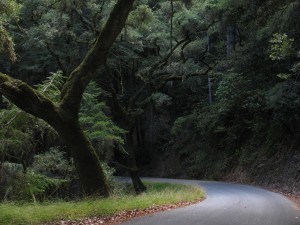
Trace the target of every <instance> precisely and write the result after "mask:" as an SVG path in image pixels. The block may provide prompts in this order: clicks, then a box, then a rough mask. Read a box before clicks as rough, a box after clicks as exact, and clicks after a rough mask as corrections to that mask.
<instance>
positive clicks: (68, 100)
mask: <svg viewBox="0 0 300 225" xmlns="http://www.w3.org/2000/svg"><path fill="white" fill-rule="evenodd" d="M133 2H134V0H127V1H124V0H119V1H118V2H117V3H116V5H115V7H114V9H113V10H112V12H111V14H110V16H109V19H108V21H107V23H106V25H105V26H104V28H103V30H102V32H101V34H100V35H99V36H98V38H97V40H96V42H95V44H94V46H93V47H92V49H91V50H90V51H89V52H88V53H87V55H86V57H85V58H84V60H83V61H82V63H81V64H80V65H79V66H78V67H77V68H76V69H75V70H74V71H73V72H72V73H71V75H70V77H69V79H68V80H67V82H66V84H65V85H64V88H63V91H62V101H61V105H60V109H61V110H63V111H64V112H65V113H67V114H68V115H69V116H72V119H75V120H77V119H78V112H79V108H80V103H81V99H82V95H83V92H84V90H85V89H86V86H87V85H88V84H89V82H90V81H91V79H92V78H93V77H94V76H95V72H96V71H97V70H98V69H99V68H100V67H101V66H103V65H104V63H105V61H106V58H107V55H108V52H109V49H110V48H111V46H112V45H113V43H114V41H115V40H116V38H117V37H118V35H119V34H120V33H121V31H122V29H123V27H124V26H125V22H126V19H127V17H128V15H129V12H130V10H131V8H132V5H133Z"/></svg>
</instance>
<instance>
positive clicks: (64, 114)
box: [0, 0, 134, 196]
mask: <svg viewBox="0 0 300 225" xmlns="http://www.w3.org/2000/svg"><path fill="white" fill-rule="evenodd" d="M133 3H134V0H127V1H124V0H118V2H117V3H116V4H115V6H114V8H113V10H112V12H111V14H110V16H109V18H108V20H107V22H106V25H105V26H104V27H103V29H102V31H101V33H100V34H99V35H98V37H97V38H96V40H95V43H94V44H93V46H92V48H91V49H90V50H89V51H88V53H87V55H86V56H85V58H84V59H83V61H82V62H81V64H80V65H79V66H78V67H77V68H76V69H74V71H73V72H72V73H71V74H70V76H69V78H68V80H67V81H66V83H65V85H64V88H63V90H62V96H61V101H60V103H59V104H55V103H53V102H52V101H51V100H49V99H48V98H47V97H46V96H44V95H43V94H41V93H39V92H38V91H36V90H34V89H33V88H32V87H30V86H29V85H28V84H26V83H24V82H22V81H20V80H17V79H14V78H12V77H10V76H8V75H6V74H3V73H0V93H2V94H3V95H4V96H5V97H6V98H7V99H9V100H10V101H11V102H12V103H14V104H15V105H16V106H18V107H19V108H21V109H22V110H24V111H26V112H28V113H30V114H32V115H34V116H36V117H39V118H41V119H43V120H45V121H46V122H47V123H49V124H50V125H51V126H52V127H53V128H54V129H55V130H56V131H57V132H58V134H59V135H60V137H61V138H62V140H63V141H64V142H65V144H66V145H67V147H68V148H69V150H70V152H71V154H72V157H73V159H74V162H75V166H76V169H77V171H78V175H79V177H80V180H81V182H82V185H83V188H84V190H85V192H86V193H87V194H94V193H99V194H101V195H103V196H107V195H109V188H108V185H107V182H106V178H105V176H104V174H103V170H102V167H101V165H100V161H99V158H98V157H97V155H96V152H95V149H94V148H93V146H92V144H91V143H90V141H89V140H88V139H87V137H86V135H85V134H84V132H83V130H82V128H81V126H80V124H79V120H78V113H79V109H80V104H81V100H82V95H83V92H84V90H85V89H86V87H87V85H88V84H89V82H90V81H91V80H92V79H93V78H95V77H96V75H97V70H99V69H100V68H101V67H102V66H103V65H104V64H105V62H106V59H107V55H108V53H109V50H110V48H111V46H112V45H113V43H114V42H115V40H116V38H117V37H118V35H119V34H120V33H121V31H122V29H123V27H124V25H125V22H126V19H127V17H128V15H129V12H130V10H131V8H132V5H133Z"/></svg>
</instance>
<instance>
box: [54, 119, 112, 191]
mask: <svg viewBox="0 0 300 225" xmlns="http://www.w3.org/2000/svg"><path fill="white" fill-rule="evenodd" d="M61 124H63V126H61ZM61 124H59V127H57V126H56V125H54V127H56V130H57V131H58V133H59V135H60V137H61V138H62V140H63V141H64V142H65V144H66V145H67V147H68V149H69V151H70V153H71V155H72V157H73V160H74V164H75V167H76V171H77V173H78V176H79V178H80V181H81V183H82V186H83V190H84V192H85V193H86V194H88V195H94V194H99V195H101V196H108V195H109V186H108V183H107V180H106V177H105V174H104V172H103V168H102V166H101V164H100V160H99V158H98V156H97V154H96V151H95V149H94V147H93V146H92V144H91V142H90V141H89V140H88V138H87V137H86V135H85V134H84V132H83V130H82V129H81V127H80V125H79V123H78V122H74V123H71V124H65V123H63V122H62V123H61Z"/></svg>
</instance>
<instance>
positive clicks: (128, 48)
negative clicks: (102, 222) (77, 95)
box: [0, 0, 300, 197]
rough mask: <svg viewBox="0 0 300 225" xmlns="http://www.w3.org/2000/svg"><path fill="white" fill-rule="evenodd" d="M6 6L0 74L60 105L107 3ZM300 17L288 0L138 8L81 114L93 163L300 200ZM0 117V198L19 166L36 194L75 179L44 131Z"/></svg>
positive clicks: (33, 122)
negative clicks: (273, 187) (267, 188)
mask: <svg viewBox="0 0 300 225" xmlns="http://www.w3.org/2000/svg"><path fill="white" fill-rule="evenodd" d="M3 2H6V3H5V4H4V3H3V4H4V5H0V14H1V17H0V32H1V33H0V51H1V52H3V53H5V54H3V55H1V59H0V63H1V64H0V65H1V70H2V72H6V73H9V74H12V75H13V76H14V77H17V78H20V79H22V80H24V81H27V82H29V83H30V84H32V85H37V84H38V83H40V84H39V85H37V86H36V88H38V89H39V90H40V92H42V93H44V94H45V95H46V96H48V98H51V99H52V100H53V101H54V102H58V101H59V99H60V95H61V93H60V91H61V89H62V87H63V84H64V82H65V76H67V75H68V74H70V72H71V71H72V70H73V69H74V68H75V67H76V66H77V65H78V64H79V63H80V62H81V60H82V59H83V58H84V56H85V55H86V53H87V50H88V49H89V48H90V47H91V46H93V44H94V43H95V41H96V39H95V38H96V37H97V35H98V34H99V33H101V30H102V29H103V26H104V23H105V21H106V19H107V18H108V16H109V12H110V10H111V9H112V7H113V5H114V3H115V1H113V0H110V1H94V0H88V1H80V0H76V1H69V0H61V1H52V0H43V1H36V0H22V1H19V4H17V3H15V2H14V1H3ZM1 4H2V3H1ZM299 10H300V3H299V2H298V1H296V0H287V1H275V0H264V1H251V0H242V1H238V2H237V1H234V0H228V1H214V0H194V1H187V0H173V1H169V0H161V1H152V0H140V1H136V2H135V5H134V7H133V9H132V12H131V14H130V15H129V18H128V20H127V22H126V24H125V27H124V29H123V31H122V33H121V34H120V35H119V37H118V38H117V40H116V42H115V43H114V45H113V47H112V49H111V50H110V53H109V55H108V59H107V61H106V63H105V65H104V66H103V68H101V69H99V70H97V72H96V73H97V74H98V75H99V76H97V78H96V79H94V81H93V83H92V84H91V85H90V86H89V88H88V89H87V91H86V94H85V95H84V97H83V101H82V106H81V111H80V114H79V115H80V123H81V125H82V127H83V129H84V130H85V131H86V133H87V134H88V136H89V139H90V140H91V142H92V144H93V146H94V147H95V148H96V151H97V154H98V156H99V157H100V159H101V160H103V161H106V162H107V163H108V164H109V165H111V166H115V167H116V169H117V172H118V173H119V174H123V173H124V169H127V170H129V171H130V172H131V173H134V172H136V171H137V167H140V168H142V172H143V173H145V174H147V175H155V176H174V177H194V178H209V179H225V178H230V179H235V180H240V181H245V182H253V181H255V182H259V183H265V184H267V183H280V184H282V183H288V184H292V186H290V187H293V188H294V189H295V190H296V189H297V188H298V187H299V179H300V176H299V172H298V169H297V168H298V167H299V157H300V156H299V154H300V152H299V144H300V143H299V140H300V130H299V129H300V81H299V73H300V44H299V43H300V42H299V38H300V35H299V33H300V22H299V21H300V13H299ZM7 15H10V16H9V17H8V16H7ZM13 42H14V44H13ZM7 54H8V56H9V57H7ZM16 57H17V58H16ZM16 59H17V60H16ZM14 61H15V62H14ZM57 71H59V72H57ZM51 74H52V75H51ZM50 75H51V76H50ZM49 76H50V77H49ZM47 77H48V78H47ZM208 80H209V82H208ZM208 86H209V87H208ZM209 89H210V90H211V92H210V93H209ZM209 99H211V100H212V102H210V101H209ZM1 107H2V108H3V109H1V111H0V113H1V119H0V123H1V128H2V129H1V131H0V138H1V143H0V156H1V157H2V159H1V160H0V163H1V164H0V169H1V171H2V172H0V174H1V176H0V181H1V182H6V186H3V185H1V187H5V188H3V190H1V195H2V196H5V197H7V196H8V194H7V193H8V192H9V187H10V186H9V184H8V181H6V179H7V178H5V179H4V178H3V176H4V175H3V171H4V170H6V169H5V168H6V166H10V168H11V166H13V167H18V166H19V165H22V168H21V167H20V168H21V171H22V170H23V172H22V173H23V175H22V176H25V177H26V176H28V175H26V174H31V175H32V172H33V171H36V173H37V175H36V176H38V177H37V179H42V178H43V179H44V181H43V182H41V183H42V185H43V184H44V185H43V186H41V187H39V186H37V187H36V189H32V190H36V191H35V192H36V193H39V191H40V190H43V191H45V192H46V190H47V188H48V187H49V186H51V185H52V187H54V186H55V185H57V182H56V183H55V185H53V181H52V180H47V179H48V178H49V179H50V178H51V179H52V178H53V177H56V175H57V177H58V178H59V179H60V180H61V183H60V184H61V185H65V180H68V179H69V180H70V179H71V178H72V177H76V173H75V172H74V171H73V170H74V169H72V168H73V167H72V160H71V158H70V155H69V154H68V153H67V154H63V153H60V151H66V149H65V146H64V143H61V141H60V140H59V139H58V138H57V135H56V134H55V132H54V131H53V129H52V128H51V127H49V126H48V125H47V124H45V123H44V122H42V121H41V120H38V119H36V118H34V117H32V116H29V115H28V114H25V113H23V112H21V111H20V110H18V109H17V108H16V107H14V106H12V105H11V104H10V103H9V102H7V101H6V100H2V101H1ZM53 148H54V149H56V150H55V151H54V150H53ZM51 149H52V150H51ZM57 149H59V150H60V151H58V150H57ZM47 154H50V155H51V157H50V155H47ZM43 157H44V158H46V159H47V160H45V159H43ZM47 157H50V158H53V160H58V161H57V162H59V163H57V165H61V167H60V168H56V169H53V168H52V169H51V168H50V166H49V170H48V169H47V170H46V171H45V170H44V169H42V170H41V167H42V166H41V165H40V166H37V165H36V163H41V162H43V160H44V162H46V161H48V158H47ZM50 158H49V161H50ZM291 162H295V163H293V166H288V165H289V164H290V163H291ZM11 163H14V164H13V165H11ZM297 166H298V167H297ZM37 168H40V169H37ZM45 168H48V167H47V166H45ZM108 170H109V169H108ZM53 171H57V174H56V172H53ZM287 174H288V175H287ZM43 176H45V177H43ZM57 177H56V178H57ZM46 178H47V179H46ZM22 179H25V178H22ZM26 179H27V180H28V179H33V178H32V176H31V178H26ZM72 179H73V178H72ZM51 182H52V183H51ZM37 183H40V182H37ZM297 185H298V186H297ZM55 187H56V186H55ZM32 193H33V191H31V192H30V191H29V194H31V195H32Z"/></svg>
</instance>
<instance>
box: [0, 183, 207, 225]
mask: <svg viewBox="0 0 300 225" xmlns="http://www.w3.org/2000/svg"><path fill="white" fill-rule="evenodd" d="M147 186H148V191H147V193H143V194H141V195H134V194H132V193H127V194H124V193H123V192H120V193H119V194H115V195H113V196H111V197H109V198H104V199H97V198H88V199H83V200H80V201H69V202H65V201H55V202H47V203H40V204H37V205H34V204H28V203H23V204H20V203H4V204H0V224H1V225H17V224H24V225H25V224H42V223H47V222H54V221H59V220H76V219H80V218H86V217H94V216H97V217H102V216H103V217H104V216H109V215H113V214H115V213H118V212H122V211H125V210H132V209H146V208H149V207H152V206H153V205H166V204H175V203H178V202H188V201H195V200H197V199H201V198H203V197H204V192H203V190H201V189H200V188H198V187H195V186H190V185H181V184H167V183H147Z"/></svg>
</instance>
